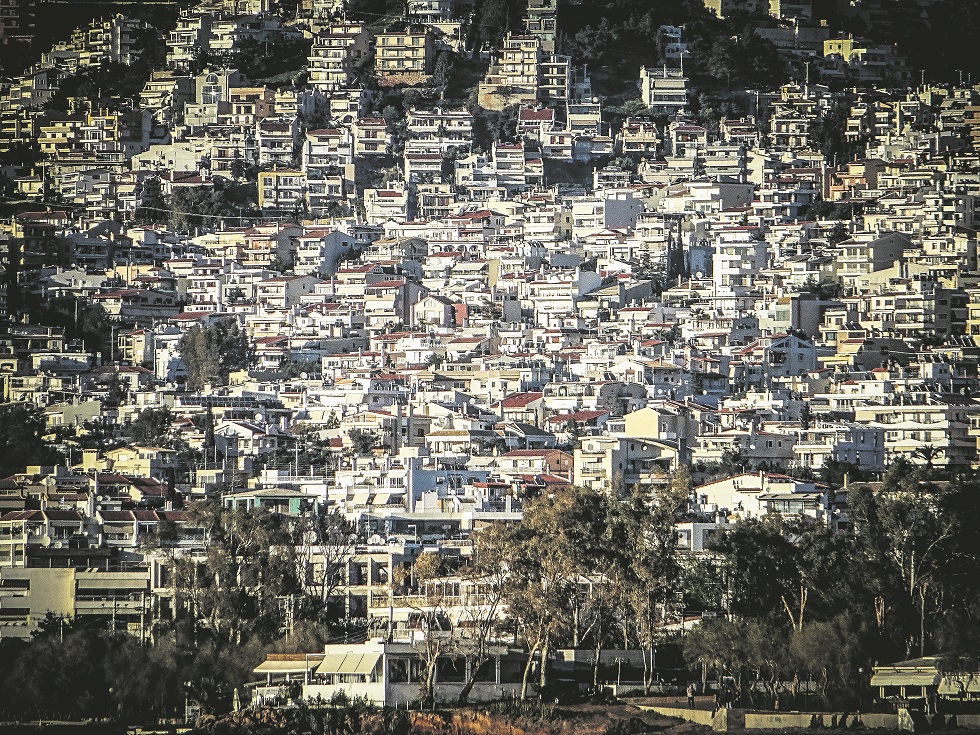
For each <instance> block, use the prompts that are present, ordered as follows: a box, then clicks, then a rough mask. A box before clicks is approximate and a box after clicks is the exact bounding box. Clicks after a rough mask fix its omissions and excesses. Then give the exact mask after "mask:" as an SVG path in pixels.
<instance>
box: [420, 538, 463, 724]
mask: <svg viewBox="0 0 980 735" xmlns="http://www.w3.org/2000/svg"><path fill="white" fill-rule="evenodd" d="M445 573H446V569H445V562H444V559H443V557H442V556H440V555H439V554H438V553H435V552H428V551H427V552H425V553H422V554H420V555H419V556H418V557H417V558H416V559H415V561H414V562H413V564H412V579H413V580H414V583H415V587H416V589H415V590H413V591H415V592H417V593H418V594H416V595H414V596H412V597H410V598H409V599H410V600H411V603H410V606H411V607H412V609H413V610H414V611H415V613H416V615H418V617H419V618H420V620H421V624H422V631H421V636H420V637H419V638H418V639H417V640H416V641H415V642H414V643H413V644H412V645H413V648H414V649H415V651H416V653H418V655H419V658H420V659H421V660H422V669H423V673H422V678H421V679H420V680H419V698H420V699H421V701H422V705H423V706H427V707H432V706H433V705H434V704H435V687H436V670H437V668H438V665H439V663H440V661H442V660H445V657H447V656H449V655H451V654H453V653H455V652H456V642H457V641H456V628H455V627H454V626H453V625H452V623H451V622H450V621H449V615H448V610H447V606H446V602H447V599H446V598H447V597H448V594H447V589H448V587H447V580H445V579H444V577H445Z"/></svg>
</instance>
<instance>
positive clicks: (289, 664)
mask: <svg viewBox="0 0 980 735" xmlns="http://www.w3.org/2000/svg"><path fill="white" fill-rule="evenodd" d="M316 665H317V660H316V659H314V660H312V661H309V660H306V659H303V660H297V661H263V662H262V663H260V664H259V665H258V666H256V667H255V668H254V669H252V671H253V672H254V673H256V674H304V673H306V672H307V671H309V670H310V669H312V668H313V667H314V666H316Z"/></svg>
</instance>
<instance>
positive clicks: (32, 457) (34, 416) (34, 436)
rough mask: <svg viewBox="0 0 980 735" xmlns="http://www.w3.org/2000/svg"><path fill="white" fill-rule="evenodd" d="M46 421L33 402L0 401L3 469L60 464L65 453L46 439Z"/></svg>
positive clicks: (22, 468) (5, 470) (6, 471)
mask: <svg viewBox="0 0 980 735" xmlns="http://www.w3.org/2000/svg"><path fill="white" fill-rule="evenodd" d="M44 431H45V421H44V414H43V413H42V411H41V408H40V407H39V406H37V405H35V404H33V403H2V404H0V470H2V471H3V472H4V474H5V475H6V474H10V473H13V472H22V471H23V470H24V468H25V467H27V466H28V465H47V464H57V463H58V462H59V461H60V460H61V455H60V454H59V453H58V452H57V450H55V449H54V448H53V447H51V446H50V445H48V443H47V442H45V440H44V438H43V437H44Z"/></svg>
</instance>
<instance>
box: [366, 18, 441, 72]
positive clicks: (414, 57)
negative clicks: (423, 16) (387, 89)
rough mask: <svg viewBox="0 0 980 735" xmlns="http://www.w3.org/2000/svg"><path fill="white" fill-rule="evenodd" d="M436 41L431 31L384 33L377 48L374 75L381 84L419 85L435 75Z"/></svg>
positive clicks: (379, 37)
mask: <svg viewBox="0 0 980 735" xmlns="http://www.w3.org/2000/svg"><path fill="white" fill-rule="evenodd" d="M435 58H436V51H435V38H434V36H433V35H432V33H431V31H429V30H428V29H425V30H421V29H407V30H405V31H394V32H389V33H381V34H379V35H378V37H377V39H376V40H375V45H374V71H375V73H376V74H377V75H378V80H379V81H380V82H381V83H382V84H399V83H402V84H420V83H422V82H424V81H426V79H427V78H428V76H429V75H430V74H432V68H433V64H434V63H435Z"/></svg>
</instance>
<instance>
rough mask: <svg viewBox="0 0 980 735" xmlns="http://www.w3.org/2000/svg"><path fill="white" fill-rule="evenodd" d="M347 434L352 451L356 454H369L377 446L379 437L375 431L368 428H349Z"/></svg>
mask: <svg viewBox="0 0 980 735" xmlns="http://www.w3.org/2000/svg"><path fill="white" fill-rule="evenodd" d="M347 436H348V437H349V438H350V440H351V444H353V448H354V453H355V454H357V455H358V456H364V455H365V454H370V453H371V452H373V451H374V449H375V448H376V447H377V446H378V444H379V442H380V441H381V437H380V436H378V434H377V432H375V431H369V430H368V429H351V430H350V431H349V432H348V434H347Z"/></svg>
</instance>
